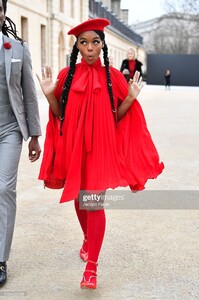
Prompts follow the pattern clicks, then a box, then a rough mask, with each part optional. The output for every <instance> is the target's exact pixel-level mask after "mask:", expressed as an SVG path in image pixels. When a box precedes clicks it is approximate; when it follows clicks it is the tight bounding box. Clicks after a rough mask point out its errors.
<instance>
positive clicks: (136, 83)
mask: <svg viewBox="0 0 199 300" xmlns="http://www.w3.org/2000/svg"><path fill="white" fill-rule="evenodd" d="M128 84H129V87H128V97H129V98H131V99H133V100H134V99H136V98H137V96H138V95H139V93H140V91H141V89H142V88H143V86H144V83H143V81H142V76H140V72H138V71H136V72H135V74H134V76H133V79H131V78H130V79H129V83H128Z"/></svg>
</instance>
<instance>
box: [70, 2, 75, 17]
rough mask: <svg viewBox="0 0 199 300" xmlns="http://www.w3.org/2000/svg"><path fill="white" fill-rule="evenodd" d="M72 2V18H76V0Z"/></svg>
mask: <svg viewBox="0 0 199 300" xmlns="http://www.w3.org/2000/svg"><path fill="white" fill-rule="evenodd" d="M70 4H71V18H74V17H75V8H74V5H75V1H74V0H71V2H70Z"/></svg>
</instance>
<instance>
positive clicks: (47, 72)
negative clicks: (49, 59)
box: [36, 66, 58, 98]
mask: <svg viewBox="0 0 199 300" xmlns="http://www.w3.org/2000/svg"><path fill="white" fill-rule="evenodd" d="M41 75H42V79H41V78H40V77H39V75H38V74H36V76H37V79H38V81H39V83H40V86H41V89H42V91H43V93H44V95H45V96H46V97H47V98H48V97H49V96H52V95H53V94H54V90H55V88H56V86H57V83H58V80H56V82H55V83H54V82H53V81H52V70H51V67H49V66H45V67H42V68H41Z"/></svg>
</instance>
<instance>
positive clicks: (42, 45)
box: [41, 25, 46, 66]
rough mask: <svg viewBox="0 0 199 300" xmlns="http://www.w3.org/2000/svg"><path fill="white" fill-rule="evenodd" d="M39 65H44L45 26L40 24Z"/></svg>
mask: <svg viewBox="0 0 199 300" xmlns="http://www.w3.org/2000/svg"><path fill="white" fill-rule="evenodd" d="M41 65H42V66H45V65H46V26H45V25H41Z"/></svg>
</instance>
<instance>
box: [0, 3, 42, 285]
mask: <svg viewBox="0 0 199 300" xmlns="http://www.w3.org/2000/svg"><path fill="white" fill-rule="evenodd" d="M6 9H7V0H0V287H2V286H3V285H4V284H5V283H6V280H7V261H8V258H9V254H10V248H11V244H12V238H13V231H14V224H15V215H16V184H17V172H18V165H19V160H20V155H21V149H22V141H23V139H24V140H27V139H28V138H29V137H31V139H30V142H29V145H28V146H29V160H30V161H31V162H35V161H36V160H37V159H38V158H39V156H40V152H41V149H40V146H39V142H38V136H40V135H41V128H40V120H39V110H38V102H37V96H36V89H35V84H34V80H33V74H32V66H31V57H30V52H29V50H28V47H27V44H26V43H25V42H23V41H22V39H21V38H19V37H18V36H17V33H16V28H15V24H14V23H13V22H12V20H11V19H9V18H8V17H6ZM9 34H11V35H12V36H13V37H14V39H13V38H10V37H9V36H8V35H9ZM22 251H23V249H22Z"/></svg>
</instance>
